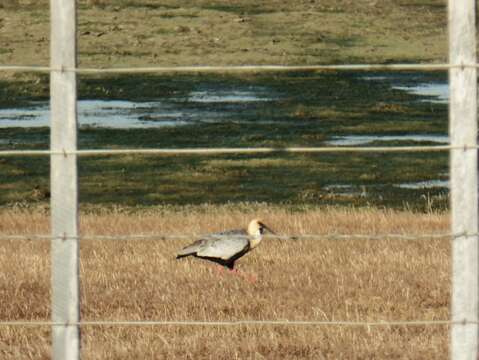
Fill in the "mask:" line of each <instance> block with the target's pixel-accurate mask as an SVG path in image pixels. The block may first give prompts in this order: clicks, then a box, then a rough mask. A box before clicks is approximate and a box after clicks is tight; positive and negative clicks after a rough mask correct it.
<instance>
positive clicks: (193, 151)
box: [0, 145, 479, 156]
mask: <svg viewBox="0 0 479 360" xmlns="http://www.w3.org/2000/svg"><path fill="white" fill-rule="evenodd" d="M478 148H479V146H477V145H431V146H363V147H361V146H358V147H352V146H348V147H340V146H326V147H284V148H281V147H278V148H274V147H268V148H177V149H91V150H73V151H72V150H65V151H52V150H0V156H43V155H57V156H58V155H59V156H68V155H78V156H102V155H218V154H257V153H344V152H363V153H367V152H371V153H377V152H379V153H386V152H434V151H446V150H463V151H466V150H476V149H478Z"/></svg>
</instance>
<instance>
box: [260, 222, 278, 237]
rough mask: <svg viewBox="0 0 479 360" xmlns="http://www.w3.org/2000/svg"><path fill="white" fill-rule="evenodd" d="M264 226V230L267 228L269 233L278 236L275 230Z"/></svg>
mask: <svg viewBox="0 0 479 360" xmlns="http://www.w3.org/2000/svg"><path fill="white" fill-rule="evenodd" d="M263 226H264V228H265V229H266V230H268V232H269V233H270V234H272V235H277V234H276V233H275V232H274V231H273V230H271V228H269V227H268V226H266V225H264V224H263Z"/></svg>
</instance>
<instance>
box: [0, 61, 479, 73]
mask: <svg viewBox="0 0 479 360" xmlns="http://www.w3.org/2000/svg"><path fill="white" fill-rule="evenodd" d="M478 67H479V65H478V64H475V63H464V62H462V63H460V64H450V63H442V64H434V63H423V64H399V63H398V64H339V65H239V66H233V65H225V66H199V65H195V66H150V67H126V68H122V67H111V68H106V67H105V68H82V67H67V66H65V67H60V68H59V67H51V66H17V65H10V66H0V71H14V72H18V71H22V72H44V73H50V72H59V73H66V72H71V73H77V74H125V73H126V74H135V73H136V74H137V73H215V72H216V73H228V72H257V71H258V72H265V71H271V72H281V71H283V72H298V71H327V70H337V71H385V70H394V71H401V70H405V71H407V70H409V71H437V70H449V69H467V68H469V69H470V68H472V69H475V68H478Z"/></svg>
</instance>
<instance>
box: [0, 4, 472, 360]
mask: <svg viewBox="0 0 479 360" xmlns="http://www.w3.org/2000/svg"><path fill="white" fill-rule="evenodd" d="M471 4H472V3H471V1H469V0H463V1H450V5H451V6H450V7H449V14H450V18H449V23H450V26H451V28H452V31H451V36H450V39H451V40H450V41H451V44H452V45H454V49H453V50H451V49H450V54H451V55H452V57H451V60H450V62H449V63H441V64H439V63H438V64H433V63H430V64H340V65H306V66H303V65H301V66H283V65H251V66H174V67H173V66H154V67H138V68H78V67H75V66H74V64H75V61H74V60H75V58H76V48H75V44H76V40H75V31H76V28H75V27H76V22H75V21H74V20H75V15H74V10H73V9H74V6H75V1H74V0H70V1H66V2H62V1H52V7H53V11H52V28H54V30H55V31H52V37H53V39H52V65H51V66H15V65H7V66H4V65H2V66H0V71H15V72H43V73H50V74H51V76H65V77H62V78H61V79H63V80H65V81H64V82H63V83H62V81H58V78H55V79H53V78H52V80H53V81H52V85H53V87H54V90H53V91H52V101H56V103H55V109H53V110H54V111H52V132H55V136H53V142H52V146H51V149H50V150H2V151H0V156H51V157H52V160H53V159H59V157H60V156H61V157H63V158H65V159H66V160H68V161H65V162H64V163H58V164H56V165H53V167H54V168H55V169H56V170H57V171H58V170H59V169H60V170H61V169H67V170H72V171H73V172H71V174H74V176H75V177H76V168H72V166H73V165H72V164H73V163H72V162H71V161H70V160H76V156H77V155H78V156H96V155H122V154H139V155H140V154H143V155H178V154H190V155H210V154H239V153H242V154H248V153H250V154H253V153H281V152H292V153H294V152H298V153H321V152H342V153H345V152H348V153H349V152H357V153H359V152H379V153H385V152H432V151H451V154H454V153H459V151H461V154H460V156H462V157H464V159H463V160H461V159H459V158H458V157H453V158H454V159H453V160H452V161H453V169H452V170H451V173H452V174H456V175H457V174H460V175H463V174H465V175H466V177H467V181H466V180H465V184H464V186H462V185H461V186H458V187H457V188H456V189H455V190H454V189H452V192H453V195H452V198H453V201H452V203H453V226H452V228H453V230H452V231H451V232H450V233H436V234H374V235H372V234H371V235H370V234H306V235H304V234H300V235H299V234H298V235H285V236H275V237H274V238H276V239H278V240H300V239H301V240H383V239H390V240H428V239H434V240H440V239H448V240H451V239H452V240H460V241H458V242H457V243H458V245H457V246H458V247H457V248H454V249H455V252H454V261H455V264H460V263H461V262H462V260H463V259H465V260H464V267H461V268H460V271H459V272H458V275H457V276H459V277H458V278H454V279H453V280H454V286H455V288H456V290H455V291H454V295H453V300H454V301H453V317H452V319H447V320H446V319H442V320H404V321H402V320H398V321H394V320H393V321H391V320H384V321H382V320H380V321H333V320H331V321H314V320H304V321H303V320H294V321H293V320H282V319H279V320H237V321H189V320H184V321H160V320H159V321H156V320H144V321H143V320H138V321H128V320H82V321H78V319H79V312H78V311H77V310H78V308H79V296H78V293H77V292H76V290H75V287H77V286H78V273H76V271H77V268H75V267H77V266H78V259H77V258H76V257H75V256H77V255H75V252H76V251H77V248H76V247H75V246H76V245H75V246H70V245H64V244H63V243H77V242H78V240H173V239H185V238H191V237H192V235H162V234H133V235H121V236H105V235H85V236H80V235H76V233H77V229H76V228H75V225H74V224H75V221H76V220H77V218H78V213H77V211H76V209H77V205H78V204H77V200H76V199H75V194H73V195H72V196H71V197H69V198H68V199H67V200H66V201H65V209H68V214H67V215H66V216H67V217H65V216H63V215H62V216H59V215H58V213H56V214H53V215H52V217H53V218H54V221H53V223H54V226H53V227H54V230H53V234H52V235H41V234H32V235H9V234H0V240H52V244H53V247H54V250H55V248H58V249H57V250H60V249H61V250H62V251H65V252H62V251H58V254H57V253H55V255H53V260H54V261H53V263H54V264H53V265H52V266H53V270H54V271H53V277H54V280H53V297H54V300H53V302H54V306H53V308H54V314H53V317H52V321H35V320H25V321H20V320H19V321H0V326H50V327H52V328H53V329H54V342H53V347H54V354H55V356H57V357H58V358H59V359H60V358H72V359H73V358H79V355H78V354H79V352H78V349H76V351H77V353H75V349H73V348H72V347H75V346H78V339H79V336H78V334H76V335H75V331H77V332H78V329H77V328H78V327H84V326H284V325H287V326H365V327H374V326H451V327H452V328H453V332H452V347H453V352H452V354H453V355H454V354H456V355H457V358H463V357H461V356H459V354H460V353H461V354H462V353H466V352H468V353H469V354H471V353H472V352H473V353H474V354H475V353H476V352H477V325H478V324H479V321H478V320H477V294H476V292H477V291H476V290H477V271H476V273H474V271H475V269H476V267H477V254H475V251H474V249H475V248H474V247H473V246H472V245H471V241H472V242H474V241H476V240H477V237H478V233H477V232H476V229H477V216H476V213H477V206H475V203H474V202H471V201H469V200H468V199H464V197H462V198H461V197H460V196H459V195H460V194H459V193H460V192H461V191H462V192H464V191H466V193H467V191H468V190H471V194H468V195H469V196H472V197H475V195H474V194H475V193H476V191H477V178H474V177H470V176H472V175H471V174H473V173H474V172H476V175H477V169H476V167H477V161H476V158H475V156H477V155H476V153H477V151H476V150H477V149H478V146H477V143H476V141H475V137H476V132H475V131H471V129H473V128H472V127H468V128H467V129H466V130H465V131H466V132H469V133H471V132H472V133H473V134H472V137H470V136H469V137H468V135H470V134H466V133H464V132H460V131H458V132H457V133H456V132H455V131H454V130H453V131H452V134H453V136H452V138H453V139H452V140H451V144H448V145H438V146H391V147H383V146H381V147H374V146H371V147H364V146H363V147H361V146H358V147H336V146H335V147H302V148H300V147H286V148H217V149H215V148H191V149H190V148H188V149H184V148H182V149H97V150H95V149H90V150H77V149H76V145H75V146H70V143H69V142H68V139H71V137H72V134H73V135H74V134H76V129H75V130H74V132H73V133H71V132H70V133H68V132H69V131H70V130H71V128H70V129H66V128H65V126H66V127H68V124H70V125H71V124H75V121H76V114H74V109H75V107H74V106H72V104H71V103H70V102H67V103H68V105H66V106H64V107H63V108H62V107H61V104H60V105H59V103H60V102H61V101H62V100H63V98H62V97H68V99H70V100H71V99H73V101H74V102H76V92H75V91H74V86H75V84H76V83H75V78H74V77H72V76H74V75H75V74H123V73H128V74H138V73H214V72H220V73H230V72H266V71H274V72H280V71H289V72H291V71H329V70H334V71H384V70H391V71H435V70H449V71H450V73H451V74H453V75H454V76H453V77H452V79H453V80H454V79H456V80H457V81H456V80H454V81H455V86H454V87H453V94H452V97H451V99H452V104H451V105H452V111H451V119H452V120H451V121H452V128H453V129H456V127H455V126H456V125H455V124H457V123H456V122H455V121H456V119H457V118H458V117H461V116H463V117H464V118H466V119H467V120H468V125H470V124H471V123H473V122H474V121H476V119H474V118H473V116H471V114H475V112H474V111H475V109H474V111H472V110H471V111H472V112H471V111H469V112H467V113H464V112H463V111H461V109H460V107H461V106H465V105H464V103H462V102H461V101H462V100H461V99H463V98H464V99H466V101H470V104H473V105H474V108H475V96H472V95H471V94H474V93H475V91H476V90H475V89H476V88H475V86H476V85H475V82H476V75H475V74H476V73H475V70H476V69H477V68H478V67H479V66H478V64H477V63H476V58H475V51H472V50H471V44H474V49H475V42H474V41H473V39H472V38H473V37H475V22H474V21H473V20H471V19H473V18H472V17H471V16H472V15H471V13H473V12H472V11H470V9H471V7H472V6H473V5H471ZM72 6H73V9H72ZM474 14H475V12H474ZM65 19H68V21H64V20H65ZM70 20H71V21H70ZM461 35H464V36H462V37H461ZM456 42H457V43H458V44H459V45H456ZM63 50H65V51H63ZM456 53H457V54H456ZM464 54H465V55H464ZM456 55H457V56H456ZM463 55H464V56H463ZM469 70H471V71H474V72H467V71H469ZM453 72H454V73H453ZM466 72H467V73H466ZM467 79H469V80H471V81H472V82H474V84H472V83H471V85H470V86H469V85H468V86H464V87H463V89H464V94H461V91H462V88H461V86H462V84H463V83H464V82H465V81H467ZM65 84H68V85H67V86H66V85H65ZM458 84H459V85H461V86H459V90H458ZM62 91H63V92H62ZM461 96H462V98H461ZM58 106H59V107H58ZM466 107H467V106H466ZM59 109H60V110H59ZM64 116H65V117H68V119H67V120H68V124H66V125H64V124H60V122H59V120H58V118H59V117H64ZM53 125H54V126H53ZM471 126H472V125H471ZM62 131H65V133H68V134H67V135H68V136H66V137H65V138H62ZM468 139H469V140H468ZM65 144H66V145H65ZM466 158H467V159H466ZM471 163H472V164H474V168H473V169H471V168H470V167H471V166H470V164H471ZM461 169H462V170H464V169H466V171H462V170H461ZM466 173H467V174H466ZM456 175H454V176H456ZM67 176H68V173H67V174H64V175H62V174H55V176H54V179H53V180H52V184H53V183H55V184H56V185H55V186H54V188H56V187H58V186H59V184H61V181H63V180H68V179H67ZM58 179H60V180H61V181H60V182H57V180H58ZM471 179H472V180H471ZM74 180H76V179H74ZM454 184H456V185H457V182H456V181H454ZM474 187H476V189H474ZM53 190H55V189H53ZM76 191H77V190H76V187H75V188H74V191H73V192H74V193H75V192H76ZM59 194H60V195H61V194H62V193H61V192H58V193H57V194H55V195H54V196H52V205H53V206H52V211H53V212H55V211H58V210H56V208H57V207H58V204H59V199H60V198H59ZM458 194H459V195H458ZM475 201H477V199H475ZM460 204H465V206H464V209H462V210H463V213H465V214H467V217H468V219H469V218H474V216H475V217H476V219H475V222H472V223H471V222H469V223H466V222H463V223H461V224H459V223H457V221H455V220H454V219H457V218H458V216H457V215H458V214H459V212H457V214H456V216H455V215H454V213H455V211H456V210H455V209H457V208H458V205H460ZM474 206H475V207H476V209H475V210H473V209H474ZM65 209H63V210H65ZM63 210H62V211H63ZM61 219H66V220H65V223H66V225H65V224H61ZM72 224H73V225H72ZM64 225H65V226H64ZM58 229H68V231H65V232H61V231H57V230H58ZM458 229H459V230H461V231H458ZM70 230H71V231H70ZM56 231H57V232H56ZM55 232H56V233H57V234H58V233H62V234H64V235H61V236H58V235H55ZM66 240H74V241H66ZM453 242H456V241H453ZM474 246H476V245H474ZM65 254H66V257H65ZM59 255H61V256H64V257H65V258H62V259H61V261H59ZM468 255H470V256H469V257H468ZM63 270H66V271H67V272H68V274H66V275H65V277H62V278H61V279H60V278H57V279H56V280H55V276H63V275H55V274H59V272H60V271H63ZM471 272H472V273H471ZM455 276H456V275H455ZM461 276H462V278H461ZM474 277H476V279H474ZM60 280H61V281H60ZM65 281H72V284H71V286H70V288H69V289H62V288H60V287H59V286H57V285H60V284H64V283H65ZM474 281H475V282H474ZM56 286H57V287H56ZM464 289H469V291H471V292H473V293H474V294H473V295H474V296H472V295H471V297H470V298H469V299H461V296H462V297H463V298H465V297H466V296H464V294H465V292H464V291H465V290H464ZM466 293H467V292H466ZM55 304H57V306H56V307H55ZM59 304H60V306H59ZM463 309H464V311H462V310H463ZM72 310H73V311H72ZM458 319H459V320H458ZM465 325H475V327H474V328H473V329H472V331H471V329H470V328H469V327H468V326H465ZM454 329H456V330H455V331H454ZM464 344H465V346H462V345H464ZM461 346H462V349H461ZM471 349H472V350H471ZM64 354H68V356H66V355H65V356H63V355H64ZM464 358H467V357H464ZM471 358H472V357H471Z"/></svg>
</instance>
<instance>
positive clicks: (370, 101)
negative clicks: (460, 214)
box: [0, 73, 449, 201]
mask: <svg viewBox="0 0 479 360" xmlns="http://www.w3.org/2000/svg"><path fill="white" fill-rule="evenodd" d="M95 81H96V80H95ZM100 84H102V85H101V86H98V82H95V83H94V84H93V85H91V84H90V88H89V90H91V89H93V90H95V91H96V89H98V88H102V89H104V91H105V94H108V96H101V95H102V94H101V91H100V93H98V92H97V93H96V94H94V96H92V97H90V96H89V95H88V94H84V93H86V92H87V91H82V88H81V87H80V100H79V101H78V120H79V126H80V135H79V144H80V147H85V148H87V147H88V148H111V147H114V148H118V147H128V148H135V147H197V146H209V147H219V146H238V147H241V146H278V147H281V146H338V147H341V146H372V145H380V146H389V145H416V144H417V145H419V144H431V145H434V144H436V145H437V144H447V143H448V141H449V139H448V135H447V102H448V85H447V78H446V77H445V76H444V74H439V75H438V74H432V75H431V74H428V73H425V74H422V73H419V74H418V73H413V74H410V73H409V74H408V73H399V74H397V73H395V74H390V73H378V74H372V75H371V74H364V73H356V74H347V75H345V76H343V75H342V74H326V75H319V76H316V77H313V78H312V77H311V75H309V74H302V75H296V74H294V75H292V76H285V77H281V76H279V77H274V78H261V77H259V78H251V77H250V78H248V79H241V78H234V79H233V80H231V79H225V78H217V79H214V80H210V79H206V78H200V79H197V80H195V81H192V82H188V81H186V80H184V79H183V80H182V81H180V82H179V84H180V85H175V82H174V81H171V79H166V80H165V79H164V78H162V79H159V80H158V81H156V80H155V78H148V79H147V80H145V82H144V83H141V84H140V85H138V83H135V84H134V85H135V86H136V87H138V86H142V87H143V88H142V90H141V91H140V92H135V90H128V87H127V86H126V87H124V88H122V89H120V90H118V86H110V87H109V85H108V84H107V83H106V82H103V83H100ZM105 84H107V85H105ZM145 84H146V85H145ZM115 85H116V83H115ZM133 87H134V86H133ZM164 88H166V89H167V91H163V90H162V89H164ZM148 89H155V91H152V92H151V94H150V93H149V91H148ZM95 91H89V92H90V93H95ZM115 91H118V93H114V92H115ZM121 91H123V94H122V93H121ZM82 92H83V93H82ZM112 93H113V95H112ZM49 119H50V111H49V102H48V100H47V98H45V99H42V98H32V99H29V98H28V97H27V98H24V99H23V101H22V102H21V103H19V104H13V105H10V106H8V105H4V106H2V107H0V147H2V148H4V149H8V148H29V147H31V146H32V145H33V146H37V147H39V148H44V147H45V146H48V127H49ZM374 156H376V155H371V156H369V158H367V159H366V158H365V157H364V156H363V155H357V156H353V155H348V156H347V157H346V160H341V161H342V163H344V164H343V165H339V164H336V162H338V161H339V160H338V159H339V158H338V157H337V155H324V156H323V155H321V156H318V157H316V158H315V159H310V160H311V161H313V162H314V163H315V164H317V162H318V161H319V159H320V160H321V161H322V162H321V166H323V165H324V163H325V162H326V163H331V164H334V167H335V170H334V171H337V172H338V173H337V174H336V176H331V175H330V173H331V171H330V172H329V173H327V174H328V176H320V175H321V174H323V172H321V173H320V175H319V176H320V178H321V179H322V181H323V182H322V183H321V186H319V188H321V190H317V188H318V185H317V184H314V186H316V187H315V189H314V190H311V191H309V190H308V191H302V190H301V191H299V192H300V193H301V194H299V195H298V194H297V198H298V199H299V200H301V201H302V200H310V198H311V199H313V200H317V198H318V197H319V198H324V197H325V196H329V195H331V194H334V195H336V196H343V197H346V198H349V197H355V196H357V197H358V198H361V199H364V198H366V199H367V198H368V197H369V198H372V197H374V196H373V195H372V194H373V193H375V194H379V195H378V199H382V198H383V197H384V196H383V195H381V193H383V192H384V191H388V190H387V189H389V190H390V191H391V192H400V193H398V194H396V195H397V196H399V197H401V196H403V195H404V192H407V191H409V192H410V191H416V195H417V191H419V192H425V191H426V192H429V191H432V192H433V193H434V194H435V196H439V197H441V198H444V194H445V193H444V191H447V187H448V181H447V177H448V176H447V156H446V158H444V156H442V157H437V156H436V157H434V156H435V155H434V156H433V157H432V158H431V159H432V160H431V161H430V162H429V161H428V160H427V158H423V157H421V156H420V155H418V156H417V157H416V158H414V159H413V161H412V162H408V160H407V159H412V158H411V157H410V156H411V155H406V154H405V155H401V154H397V155H395V157H394V158H391V159H393V160H387V159H386V158H388V156H389V155H386V156H385V160H384V161H385V162H386V161H387V162H388V165H387V166H386V167H385V169H382V170H380V171H379V170H377V169H378V168H377V164H374V163H373V162H372V160H371V159H373V158H374ZM343 159H344V158H343ZM284 160H285V159H284ZM303 160H304V159H303ZM308 161H309V160H308ZM361 161H363V162H365V164H367V165H365V164H360V162H361ZM415 161H416V162H417V165H411V164H412V163H414V162H415ZM385 162H384V163H383V164H385ZM352 163H356V164H352ZM225 164H227V165H228V166H230V167H234V168H235V169H237V166H236V165H235V166H232V165H231V164H232V162H231V161H230V162H229V163H225ZM424 164H426V166H424ZM187 166H188V167H189V166H190V163H189V165H187ZM295 166H296V165H295ZM309 166H310V165H307V164H305V165H304V168H303V169H302V170H301V171H306V169H307V168H308V167H309ZM341 166H344V167H345V168H346V169H347V170H348V171H349V167H350V166H359V168H358V169H357V174H356V175H354V174H351V175H350V176H349V177H347V176H346V177H345V176H342V175H341V174H340V173H339V172H340V171H341V170H340V168H341ZM364 166H370V167H371V169H373V170H371V171H372V172H377V174H375V175H374V176H372V177H371V176H369V175H370V170H367V169H365V168H364ZM408 166H417V167H419V168H424V169H421V170H423V171H420V170H419V169H414V171H410V170H407V167H408ZM361 167H363V168H362V169H361ZM389 167H391V171H388V170H387V169H388V168H389ZM401 167H402V168H401ZM429 168H432V169H433V172H432V173H431V169H429ZM268 169H269V168H268V165H265V167H264V168H263V167H262V171H263V170H264V171H265V174H266V172H267V170H268ZM374 169H375V170H374ZM401 169H403V170H404V171H402V172H401ZM179 171H180V170H179ZM235 171H236V170H235ZM241 171H243V170H241ZM244 171H245V172H247V171H249V170H244ZM321 171H324V172H326V171H327V170H326V169H324V170H321ZM287 172H288V171H287ZM309 172H311V171H309ZM395 172H398V173H400V174H401V176H394V174H393V173H395ZM325 174H326V173H325ZM406 174H409V175H408V176H406ZM310 175H311V178H312V174H306V176H305V177H304V179H305V180H304V181H306V182H307V181H309V180H307V179H309V176H310ZM265 176H266V175H265ZM228 181H231V179H230V180H228ZM242 186H243V185H242ZM264 186H266V185H264V184H263V185H261V186H260V187H264ZM288 186H289V185H288ZM297 186H300V185H297ZM302 186H303V185H301V187H302ZM311 186H313V184H310V187H311ZM319 192H320V193H321V194H319ZM310 194H313V195H310ZM318 194H319V195H318ZM325 194H326V195H325ZM401 194H403V195H401ZM276 195H278V194H275V196H276ZM396 195H395V196H396ZM281 196H282V195H280V197H281ZM298 196H299V197H298ZM414 196H415V195H411V197H414ZM251 197H253V198H254V196H253V195H252V196H251ZM246 200H249V197H246ZM283 200H284V199H283Z"/></svg>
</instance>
